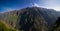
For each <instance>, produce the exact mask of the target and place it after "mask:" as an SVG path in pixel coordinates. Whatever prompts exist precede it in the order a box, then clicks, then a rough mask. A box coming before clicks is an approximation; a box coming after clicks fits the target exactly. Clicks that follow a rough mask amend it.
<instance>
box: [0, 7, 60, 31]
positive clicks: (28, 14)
mask: <svg viewBox="0 0 60 31" xmlns="http://www.w3.org/2000/svg"><path fill="white" fill-rule="evenodd" d="M59 16H60V12H57V11H55V10H53V9H46V8H40V7H27V8H23V9H20V10H14V11H9V12H5V13H1V14H0V19H1V20H4V21H5V22H6V23H8V24H9V25H11V26H12V27H14V28H16V29H19V30H23V31H48V30H49V29H50V27H51V26H53V24H54V23H55V22H56V20H57V18H58V17H59Z"/></svg>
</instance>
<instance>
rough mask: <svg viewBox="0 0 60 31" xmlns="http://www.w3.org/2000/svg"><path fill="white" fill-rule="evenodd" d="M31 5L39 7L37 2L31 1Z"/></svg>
mask: <svg viewBox="0 0 60 31" xmlns="http://www.w3.org/2000/svg"><path fill="white" fill-rule="evenodd" d="M31 6H35V7H40V6H39V5H38V4H37V3H31Z"/></svg>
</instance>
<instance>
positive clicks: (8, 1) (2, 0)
mask: <svg viewBox="0 0 60 31" xmlns="http://www.w3.org/2000/svg"><path fill="white" fill-rule="evenodd" d="M32 6H37V7H43V8H48V9H55V10H56V11H60V0H0V12H4V11H11V10H18V9H21V8H25V7H32Z"/></svg>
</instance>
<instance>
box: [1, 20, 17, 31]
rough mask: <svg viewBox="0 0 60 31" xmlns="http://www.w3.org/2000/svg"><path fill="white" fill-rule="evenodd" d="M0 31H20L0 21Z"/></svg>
mask: <svg viewBox="0 0 60 31" xmlns="http://www.w3.org/2000/svg"><path fill="white" fill-rule="evenodd" d="M0 31H18V30H16V29H15V28H13V27H11V26H10V25H9V24H7V23H6V22H4V21H2V20H0Z"/></svg>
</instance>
